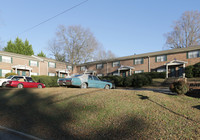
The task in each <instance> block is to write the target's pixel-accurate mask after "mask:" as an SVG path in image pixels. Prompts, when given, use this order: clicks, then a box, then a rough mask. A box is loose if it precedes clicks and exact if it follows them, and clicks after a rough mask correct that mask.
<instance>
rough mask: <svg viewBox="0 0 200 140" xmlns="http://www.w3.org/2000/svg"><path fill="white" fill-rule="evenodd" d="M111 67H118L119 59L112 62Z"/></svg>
mask: <svg viewBox="0 0 200 140" xmlns="http://www.w3.org/2000/svg"><path fill="white" fill-rule="evenodd" d="M112 66H113V67H119V66H120V61H115V62H113V63H112Z"/></svg>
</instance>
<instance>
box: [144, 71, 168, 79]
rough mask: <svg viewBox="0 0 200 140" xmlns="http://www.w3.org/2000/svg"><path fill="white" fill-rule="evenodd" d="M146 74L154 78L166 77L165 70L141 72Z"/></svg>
mask: <svg viewBox="0 0 200 140" xmlns="http://www.w3.org/2000/svg"><path fill="white" fill-rule="evenodd" d="M141 74H144V75H147V76H150V77H151V78H152V79H156V78H163V79H164V78H165V77H166V72H144V73H141Z"/></svg>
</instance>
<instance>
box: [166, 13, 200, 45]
mask: <svg viewBox="0 0 200 140" xmlns="http://www.w3.org/2000/svg"><path fill="white" fill-rule="evenodd" d="M172 27H173V31H171V32H168V33H167V34H165V37H166V46H167V47H169V48H187V47H190V46H193V45H200V12H198V11H186V12H184V13H183V15H182V16H181V18H180V19H179V20H177V21H175V22H174V24H173V26H172Z"/></svg>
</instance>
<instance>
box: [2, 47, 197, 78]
mask: <svg viewBox="0 0 200 140" xmlns="http://www.w3.org/2000/svg"><path fill="white" fill-rule="evenodd" d="M199 62H200V46H193V47H188V48H178V49H170V50H164V51H157V52H151V53H144V54H138V55H131V56H125V57H118V58H114V59H109V60H102V61H93V62H88V63H84V64H80V65H77V66H74V67H72V65H71V64H69V63H64V62H59V61H56V60H54V59H50V58H44V57H38V56H34V55H32V56H27V55H21V54H15V53H10V52H4V51H0V77H4V76H5V74H6V73H9V72H15V73H17V74H18V75H26V76H31V75H49V76H58V77H66V76H68V75H69V74H70V75H71V74H81V73H85V72H87V73H90V74H95V75H97V76H105V75H121V76H123V77H126V76H129V75H132V74H134V73H141V72H153V71H156V72H166V78H168V77H185V67H186V66H188V65H194V64H196V63H199Z"/></svg>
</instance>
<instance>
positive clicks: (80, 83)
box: [58, 74, 112, 89]
mask: <svg viewBox="0 0 200 140" xmlns="http://www.w3.org/2000/svg"><path fill="white" fill-rule="evenodd" d="M58 85H60V86H66V87H70V86H76V87H80V88H105V89H111V88H112V83H110V82H105V81H101V80H100V79H99V78H98V77H97V76H93V75H88V74H82V75H75V76H73V77H71V78H60V79H58Z"/></svg>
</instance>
